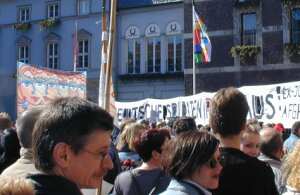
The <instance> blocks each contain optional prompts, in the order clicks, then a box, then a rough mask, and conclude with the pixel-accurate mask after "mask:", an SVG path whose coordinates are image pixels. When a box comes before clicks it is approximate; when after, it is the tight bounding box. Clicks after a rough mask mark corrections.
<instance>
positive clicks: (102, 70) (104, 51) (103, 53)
mask: <svg viewBox="0 0 300 195" xmlns="http://www.w3.org/2000/svg"><path fill="white" fill-rule="evenodd" d="M101 10H102V16H101V20H102V21H101V22H102V24H101V32H102V33H101V34H102V36H101V42H102V46H101V68H100V75H99V96H98V104H99V106H101V107H103V106H104V100H103V99H104V98H103V97H104V95H105V93H104V90H105V84H104V82H105V73H106V71H107V41H108V35H107V31H106V30H107V25H106V0H102V7H101ZM101 191H102V180H101V182H100V185H99V187H98V188H97V191H96V195H101Z"/></svg>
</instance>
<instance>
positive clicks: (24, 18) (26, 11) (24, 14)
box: [18, 6, 30, 23]
mask: <svg viewBox="0 0 300 195" xmlns="http://www.w3.org/2000/svg"><path fill="white" fill-rule="evenodd" d="M29 20H30V7H28V6H27V7H20V8H19V20H18V21H19V22H21V23H25V22H28V21H29Z"/></svg>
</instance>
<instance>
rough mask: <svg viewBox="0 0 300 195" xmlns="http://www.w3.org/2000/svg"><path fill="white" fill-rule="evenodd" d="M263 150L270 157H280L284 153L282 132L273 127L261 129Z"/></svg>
mask: <svg viewBox="0 0 300 195" xmlns="http://www.w3.org/2000/svg"><path fill="white" fill-rule="evenodd" d="M260 138H261V139H260V140H261V148H260V149H261V152H262V153H263V154H264V155H266V156H268V157H271V158H272V157H275V158H278V159H280V158H281V154H282V152H281V151H282V147H283V140H282V137H281V133H279V132H277V131H276V130H275V129H273V128H271V127H266V128H264V129H262V130H261V131H260Z"/></svg>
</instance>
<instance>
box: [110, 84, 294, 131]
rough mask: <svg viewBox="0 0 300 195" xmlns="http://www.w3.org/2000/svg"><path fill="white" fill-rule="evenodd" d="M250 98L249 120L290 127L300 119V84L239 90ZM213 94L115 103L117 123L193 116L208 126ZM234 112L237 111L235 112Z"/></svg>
mask: <svg viewBox="0 0 300 195" xmlns="http://www.w3.org/2000/svg"><path fill="white" fill-rule="evenodd" d="M239 90H240V91H241V92H242V93H244V94H245V95H246V97H247V101H248V104H249V108H250V111H249V113H248V118H256V119H257V120H259V121H263V122H264V123H279V122H280V123H282V124H283V125H284V126H285V127H287V128H289V127H291V126H292V124H293V123H294V122H295V121H297V120H300V101H299V100H300V81H298V82H290V83H280V84H274V85H260V86H245V87H241V88H239ZM213 95H214V93H206V92H204V93H200V94H196V95H193V96H185V97H176V98H172V99H145V100H141V101H137V102H116V108H117V117H118V121H121V120H122V119H123V118H124V117H130V118H135V119H137V120H139V119H149V120H150V121H159V120H166V119H168V118H170V117H181V116H190V117H194V118H195V120H196V123H197V124H203V125H205V124H208V112H209V102H210V99H211V98H212V97H213ZM233 112H234V111H233Z"/></svg>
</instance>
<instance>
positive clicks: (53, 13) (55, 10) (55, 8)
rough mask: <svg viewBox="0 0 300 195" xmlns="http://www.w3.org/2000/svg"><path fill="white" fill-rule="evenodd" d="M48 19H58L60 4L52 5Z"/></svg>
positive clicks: (48, 9) (48, 10)
mask: <svg viewBox="0 0 300 195" xmlns="http://www.w3.org/2000/svg"><path fill="white" fill-rule="evenodd" d="M47 13H48V14H47V17H48V18H49V19H56V18H58V16H59V6H58V3H51V4H49V5H48V7H47Z"/></svg>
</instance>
